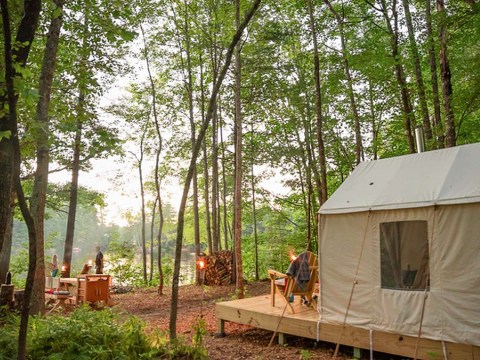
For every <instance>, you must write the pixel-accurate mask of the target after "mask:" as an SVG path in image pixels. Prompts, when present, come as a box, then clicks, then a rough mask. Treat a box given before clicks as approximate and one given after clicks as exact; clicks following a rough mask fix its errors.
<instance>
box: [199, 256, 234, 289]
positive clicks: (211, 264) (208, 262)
mask: <svg viewBox="0 0 480 360" xmlns="http://www.w3.org/2000/svg"><path fill="white" fill-rule="evenodd" d="M203 261H205V281H204V284H205V285H209V286H213V285H217V286H218V285H230V284H232V283H233V252H232V251H229V250H224V251H217V252H216V253H214V254H213V255H209V256H204V257H203Z"/></svg>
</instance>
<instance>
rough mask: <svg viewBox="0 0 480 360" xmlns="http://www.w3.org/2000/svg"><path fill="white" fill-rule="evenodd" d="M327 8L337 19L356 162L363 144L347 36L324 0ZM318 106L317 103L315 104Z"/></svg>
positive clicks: (342, 21)
mask: <svg viewBox="0 0 480 360" xmlns="http://www.w3.org/2000/svg"><path fill="white" fill-rule="evenodd" d="M324 2H325V4H327V6H328V8H329V9H330V11H331V12H332V14H333V16H334V18H335V20H336V21H337V25H338V29H339V32H340V44H341V47H342V59H343V69H344V73H345V78H346V79H347V85H348V97H349V99H350V107H351V110H352V115H353V121H354V132H355V162H356V163H357V164H359V163H360V161H362V160H364V154H363V145H362V133H361V126H360V115H359V113H358V106H357V101H356V100H355V92H354V90H353V87H354V86H353V78H352V74H351V69H350V60H349V53H348V48H347V38H346V34H345V24H344V21H345V20H344V17H343V16H342V15H340V13H339V12H338V11H337V10H336V9H335V7H334V6H333V5H332V3H331V2H330V0H324ZM317 106H318V105H317Z"/></svg>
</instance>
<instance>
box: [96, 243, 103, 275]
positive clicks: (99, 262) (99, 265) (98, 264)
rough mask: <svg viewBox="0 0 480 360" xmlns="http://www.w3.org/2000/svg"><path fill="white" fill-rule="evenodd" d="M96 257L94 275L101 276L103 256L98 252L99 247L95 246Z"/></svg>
mask: <svg viewBox="0 0 480 360" xmlns="http://www.w3.org/2000/svg"><path fill="white" fill-rule="evenodd" d="M95 250H96V251H97V256H95V274H103V254H102V252H101V251H100V246H98V245H97V246H96V247H95Z"/></svg>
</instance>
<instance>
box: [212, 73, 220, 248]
mask: <svg viewBox="0 0 480 360" xmlns="http://www.w3.org/2000/svg"><path fill="white" fill-rule="evenodd" d="M214 72H216V71H215V70H214ZM214 78H216V76H214ZM216 81H217V80H215V81H214V83H213V87H215V86H216ZM216 108H217V105H216V104H215V110H214V112H213V116H212V235H213V238H212V250H213V252H212V253H210V255H213V254H214V253H215V252H217V251H218V243H219V242H220V239H219V237H220V236H219V235H220V223H219V222H218V215H217V213H218V208H217V204H218V200H217V199H218V146H217V142H218V138H217V136H218V135H217V134H218V121H217V120H218V117H217V110H216Z"/></svg>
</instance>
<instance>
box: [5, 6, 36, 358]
mask: <svg viewBox="0 0 480 360" xmlns="http://www.w3.org/2000/svg"><path fill="white" fill-rule="evenodd" d="M0 9H1V12H2V21H3V36H4V41H3V43H4V61H5V91H2V95H1V98H0V110H1V112H0V114H1V115H0V116H1V118H0V134H1V136H0V153H1V154H2V156H1V157H0V175H1V176H2V181H1V183H2V184H3V186H2V187H1V188H0V198H1V199H3V200H4V202H2V203H1V205H0V208H1V218H0V243H1V244H2V247H3V239H4V236H5V231H6V228H7V226H8V224H7V221H10V213H9V212H10V198H11V192H12V189H13V187H14V188H15V191H16V193H17V198H18V203H19V206H20V210H21V212H22V215H23V217H24V220H25V222H26V224H27V227H28V242H29V251H28V254H29V265H28V274H27V282H26V286H25V292H24V303H23V308H22V314H21V318H20V328H19V335H18V359H19V360H23V359H25V356H26V339H27V327H28V317H29V308H30V299H31V296H32V291H33V285H34V280H35V268H36V261H37V259H36V257H37V249H36V240H37V239H36V229H35V222H34V220H33V218H32V216H31V214H30V212H29V210H28V206H27V202H26V199H25V195H24V192H23V188H22V184H21V180H20V166H21V164H20V163H21V155H20V140H19V135H18V119H17V101H18V93H16V92H15V85H14V81H15V78H17V79H21V78H22V75H21V71H20V70H21V68H25V66H26V63H27V59H28V55H29V52H30V48H31V45H32V42H33V39H34V36H35V30H36V28H37V25H38V19H39V15H40V10H41V1H35V0H31V1H29V0H26V1H25V2H24V3H23V10H24V12H23V17H22V20H21V21H20V25H19V27H18V31H17V35H16V39H15V46H12V33H11V28H10V14H9V9H8V4H7V1H6V0H0ZM6 105H8V113H7V112H6V111H5V109H6ZM5 200H6V201H5Z"/></svg>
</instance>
